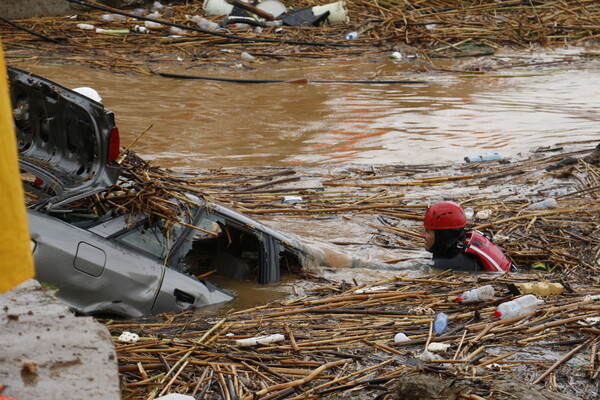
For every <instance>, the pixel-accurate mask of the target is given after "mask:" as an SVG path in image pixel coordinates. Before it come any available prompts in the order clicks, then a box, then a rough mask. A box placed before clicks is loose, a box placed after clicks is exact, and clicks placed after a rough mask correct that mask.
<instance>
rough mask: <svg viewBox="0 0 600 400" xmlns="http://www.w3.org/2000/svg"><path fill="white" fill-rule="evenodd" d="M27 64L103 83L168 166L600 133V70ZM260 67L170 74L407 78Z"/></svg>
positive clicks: (537, 142)
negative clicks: (502, 73)
mask: <svg viewBox="0 0 600 400" xmlns="http://www.w3.org/2000/svg"><path fill="white" fill-rule="evenodd" d="M17 66H20V67H23V65H17ZM28 67H29V69H30V70H31V71H32V72H34V73H37V74H40V75H43V76H46V77H48V78H50V79H53V80H55V81H56V82H58V83H60V84H62V85H63V86H66V87H69V88H74V87H77V86H91V87H93V88H95V89H96V90H97V91H98V92H99V93H100V95H101V96H102V97H103V102H104V104H105V105H106V106H107V107H108V108H109V109H111V110H113V111H114V112H115V115H116V119H117V124H118V126H119V129H120V131H121V137H122V144H123V145H127V144H129V143H131V141H132V140H133V139H134V138H136V137H137V136H138V135H139V134H140V133H141V132H143V131H144V130H146V129H147V128H148V127H150V126H152V127H151V129H150V130H149V131H148V133H146V134H145V135H144V136H143V137H142V138H141V139H140V140H139V141H138V142H137V143H136V144H135V145H134V147H133V148H134V149H135V150H137V151H138V153H140V154H141V155H142V156H143V157H144V158H146V159H151V160H155V164H158V165H160V166H163V167H183V168H185V169H191V170H193V169H202V168H214V167H244V166H265V165H269V166H282V165H294V166H315V165H327V164H332V163H336V164H337V163H359V164H389V163H429V162H463V157H464V156H466V155H470V154H477V153H482V152H486V151H499V152H501V153H502V154H503V155H504V156H508V157H510V156H515V155H517V154H518V153H520V152H525V153H526V152H527V151H529V150H531V149H532V148H535V147H538V146H544V145H550V144H555V143H560V142H570V141H580V140H595V139H598V138H600V134H599V133H598V126H599V122H600V112H599V111H598V110H600V75H599V74H598V70H597V69H585V68H584V69H582V68H578V69H571V70H569V69H565V67H562V68H563V69H560V70H558V69H541V70H534V71H531V70H529V71H515V70H511V71H510V73H512V74H517V75H518V74H521V75H522V76H521V77H511V78H499V77H487V78H483V77H478V78H472V77H458V76H441V75H429V76H421V75H419V76H417V77H416V78H414V79H422V80H426V81H427V82H428V83H424V84H414V85H401V84H397V85H391V84H390V85H369V84H316V83H311V84H290V83H275V84H236V83H223V82H211V81H203V80H177V79H170V78H161V77H158V76H139V75H136V76H133V75H123V74H113V73H109V72H106V71H100V70H95V69H89V68H84V67H73V66H42V65H31V66H28ZM158 68H159V69H160V67H158ZM253 68H254V69H252V70H249V69H244V68H222V69H220V70H218V69H211V70H209V71H207V70H201V69H198V68H194V69H184V68H180V69H176V70H173V68H171V71H169V72H177V73H183V74H190V75H203V76H213V77H220V78H240V79H294V78H302V77H305V78H308V79H309V80H319V79H320V80H323V79H333V80H336V79H368V78H369V77H370V76H372V75H373V74H375V73H376V72H379V73H380V78H381V79H405V78H406V76H403V75H402V71H401V70H400V68H399V67H398V66H397V65H396V64H394V63H393V62H392V61H389V60H386V59H385V57H384V56H381V58H377V59H373V60H367V61H365V60H364V59H363V60H356V61H346V62H335V63H323V62H317V61H303V62H302V63H296V64H293V63H275V64H267V63H260V64H255V65H253ZM532 72H534V73H535V75H534V76H531V75H532ZM382 75H383V76H382Z"/></svg>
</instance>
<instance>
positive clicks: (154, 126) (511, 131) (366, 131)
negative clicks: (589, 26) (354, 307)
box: [17, 55, 600, 309]
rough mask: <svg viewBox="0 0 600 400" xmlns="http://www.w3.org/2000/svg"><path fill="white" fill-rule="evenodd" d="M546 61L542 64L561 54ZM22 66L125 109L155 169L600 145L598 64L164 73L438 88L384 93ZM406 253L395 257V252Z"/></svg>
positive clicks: (287, 223) (295, 228)
mask: <svg viewBox="0 0 600 400" xmlns="http://www.w3.org/2000/svg"><path fill="white" fill-rule="evenodd" d="M545 57H547V58H546V59H544V58H540V60H541V62H545V60H550V61H552V59H553V57H552V56H545ZM514 62H518V60H515V61H514ZM17 66H18V67H21V68H27V69H29V70H30V71H31V72H33V73H36V74H39V75H42V76H45V77H47V78H49V79H51V80H54V81H56V82H57V83H59V84H62V85H63V86H65V87H68V88H75V87H79V86H91V87H93V88H95V89H96V90H97V91H98V92H99V93H100V95H101V96H102V98H103V103H104V104H105V105H106V106H107V107H108V108H109V109H111V110H112V111H113V112H114V113H115V116H116V121H117V125H118V126H119V129H120V132H121V140H122V145H129V144H130V143H132V141H133V140H134V139H136V138H138V136H139V135H140V133H142V132H144V131H145V130H147V129H148V131H147V133H145V134H144V135H143V136H142V137H141V138H139V140H137V142H136V143H135V144H134V145H133V149H134V150H136V151H137V152H138V153H139V154H140V155H141V156H142V157H144V158H145V159H146V160H152V161H153V163H154V164H155V165H159V166H162V167H170V168H178V169H184V170H188V171H194V170H201V169H207V168H219V167H262V166H274V167H280V166H292V167H295V168H303V167H305V168H308V167H324V168H326V167H327V166H328V165H334V164H335V165H339V164H341V163H348V164H359V165H381V164H415V163H416V164H424V163H453V162H458V163H464V157H465V156H467V155H472V154H479V153H484V152H490V151H493V152H500V153H501V154H502V155H503V156H504V157H520V156H526V155H527V153H528V152H529V151H530V150H531V149H533V148H536V147H541V146H549V145H554V144H557V143H571V142H578V141H592V140H597V139H599V138H600V134H599V131H600V130H599V127H600V112H599V110H600V74H598V68H597V67H595V68H592V67H589V68H587V67H581V65H579V66H578V67H573V68H570V67H569V65H568V64H567V65H563V64H559V65H558V66H556V65H550V66H548V67H544V68H534V69H532V68H529V69H523V70H515V69H511V70H510V71H509V72H504V73H505V74H506V76H505V77H501V76H499V74H494V75H492V76H489V77H481V76H476V75H470V76H464V75H460V74H452V75H446V74H423V73H420V74H411V73H409V72H407V71H406V70H403V69H402V68H401V66H399V65H398V64H397V63H394V62H393V61H391V60H389V59H387V58H386V57H385V55H381V56H379V57H378V56H373V57H372V58H369V59H364V58H363V59H360V60H345V61H342V62H340V61H336V62H324V61H306V60H304V61H302V62H297V63H283V62H281V63H272V64H269V63H266V62H264V63H263V62H260V63H255V64H252V65H246V66H242V64H241V63H240V66H239V67H228V68H216V67H215V68H211V69H209V70H206V69H201V68H192V67H186V66H182V67H181V68H176V67H172V66H171V67H168V70H167V69H165V70H162V71H163V72H172V73H179V74H189V75H196V76H208V77H217V78H235V79H257V80H260V79H280V80H290V79H300V78H307V79H308V80H309V81H315V80H363V79H369V78H371V77H373V76H375V75H378V76H379V77H381V78H380V79H408V80H420V81H424V83H416V84H382V85H380V84H366V83H361V84H348V83H344V84H341V83H337V84H336V83H308V84H307V83H304V84H302V83H268V84H239V83H228V82H215V81H206V80H178V79H171V78H162V77H159V76H143V75H127V74H114V73H110V72H107V71H103V70H98V69H90V68H87V67H76V66H64V65H48V64H46V65H41V64H32V65H17ZM157 70H161V68H160V66H157ZM265 222H267V223H268V224H270V225H271V226H273V227H275V228H277V229H281V230H284V231H286V232H290V233H294V234H300V235H302V236H304V237H305V238H306V239H309V240H311V241H313V242H319V241H328V242H335V241H336V240H337V241H339V240H342V241H353V240H358V241H362V238H363V237H365V235H367V236H368V233H366V232H365V227H364V226H358V225H357V224H354V225H352V224H345V225H344V226H345V228H344V229H345V230H344V231H343V232H340V231H339V230H338V229H337V228H336V227H335V224H331V223H330V224H328V225H327V226H328V227H325V226H323V224H320V223H319V221H318V220H313V221H310V222H308V221H302V220H295V219H293V218H291V219H290V218H285V217H281V218H277V217H275V218H269V219H267V220H266V221H265ZM308 225H310V226H308ZM307 226H308V227H307ZM379 250H380V249H378V248H373V249H367V250H364V249H361V252H363V254H362V255H363V256H366V257H368V258H370V259H377V258H380V257H382V255H381V254H379V253H378V251H379ZM371 252H372V254H371ZM394 256H395V255H394V254H393V252H392V253H391V254H389V253H388V254H386V255H385V256H384V257H387V259H390V258H394ZM396 256H399V255H396ZM403 256H406V254H404V255H403ZM408 256H411V255H408ZM414 256H415V258H419V257H420V258H421V259H422V257H423V256H427V253H425V252H424V251H423V250H421V249H415V254H414ZM326 273H328V274H329V275H328V276H330V277H331V278H333V279H338V280H340V279H347V280H352V279H358V280H359V281H368V280H371V281H373V280H378V279H383V278H384V277H385V276H386V274H389V271H373V270H371V271H362V272H360V273H359V274H358V275H356V274H355V273H354V274H352V275H351V274H349V273H348V272H347V271H346V272H339V271H329V272H327V271H326ZM294 284H295V283H294V282H293V281H285V282H282V283H279V284H276V285H271V286H267V287H260V286H258V285H252V284H247V283H245V284H242V285H239V284H238V283H236V282H219V285H220V286H221V287H225V288H228V289H230V290H232V291H234V292H235V293H236V294H237V295H238V296H237V299H236V300H235V302H234V303H232V304H229V305H228V307H230V308H231V307H233V308H236V309H240V308H244V307H253V306H255V305H258V304H261V303H263V304H264V303H265V302H268V301H269V300H272V299H275V298H280V297H283V296H284V295H285V293H290V291H291V290H296V289H297V288H295V287H294ZM300 289H301V288H300Z"/></svg>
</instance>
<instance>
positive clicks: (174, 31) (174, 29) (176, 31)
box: [169, 26, 187, 35]
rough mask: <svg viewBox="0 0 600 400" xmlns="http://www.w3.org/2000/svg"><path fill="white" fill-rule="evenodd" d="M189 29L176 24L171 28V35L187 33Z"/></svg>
mask: <svg viewBox="0 0 600 400" xmlns="http://www.w3.org/2000/svg"><path fill="white" fill-rule="evenodd" d="M186 33H187V31H186V30H185V29H181V28H178V27H176V26H172V27H170V28H169V34H170V35H185V34H186Z"/></svg>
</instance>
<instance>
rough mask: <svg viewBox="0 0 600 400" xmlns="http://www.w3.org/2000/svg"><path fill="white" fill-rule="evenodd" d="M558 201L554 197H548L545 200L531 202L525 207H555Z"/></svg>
mask: <svg viewBox="0 0 600 400" xmlns="http://www.w3.org/2000/svg"><path fill="white" fill-rule="evenodd" d="M557 207H558V202H557V201H556V199H554V198H552V197H549V198H547V199H546V200H542V201H538V202H537V203H533V204H531V205H530V206H529V207H527V208H530V209H531V208H557Z"/></svg>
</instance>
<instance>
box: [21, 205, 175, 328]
mask: <svg viewBox="0 0 600 400" xmlns="http://www.w3.org/2000/svg"><path fill="white" fill-rule="evenodd" d="M28 216H29V224H30V230H31V237H32V240H33V241H34V242H35V250H34V260H35V264H36V278H37V279H38V280H39V281H40V282H45V283H48V284H50V285H52V286H54V287H56V288H57V289H58V292H57V297H58V298H60V299H61V300H63V301H65V302H66V303H67V304H69V305H71V306H73V307H74V308H76V309H78V310H79V311H81V312H82V313H86V314H87V313H93V314H97V313H114V314H118V315H123V316H131V317H139V316H142V315H147V314H149V313H150V310H151V309H152V304H153V303H154V299H155V298H156V294H157V293H158V290H159V288H160V284H161V280H162V273H163V271H162V269H163V268H162V265H161V264H160V263H158V262H157V261H156V260H155V259H154V258H153V257H149V256H148V255H146V254H144V253H141V252H139V251H135V250H132V249H131V248H128V247H127V246H123V245H121V244H119V243H117V242H114V241H113V240H110V239H108V238H107V236H106V233H107V231H109V230H107V229H106V226H104V228H105V229H104V230H101V229H97V232H93V231H91V230H86V229H82V228H79V227H77V226H75V225H73V224H70V223H67V222H64V221H62V220H60V219H58V218H55V217H53V216H51V215H48V214H45V213H41V212H37V211H35V210H29V211H28ZM111 222H113V225H114V222H115V221H111ZM113 228H114V226H113Z"/></svg>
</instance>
